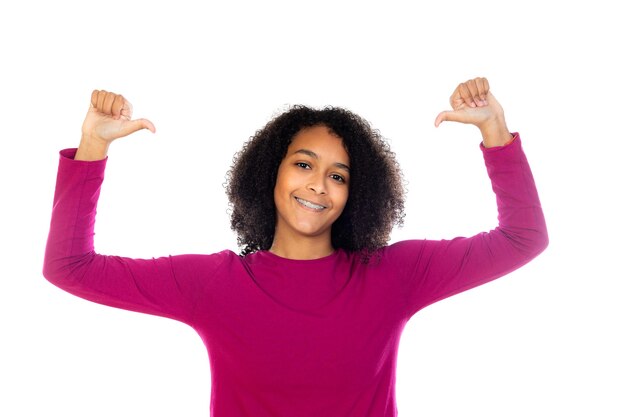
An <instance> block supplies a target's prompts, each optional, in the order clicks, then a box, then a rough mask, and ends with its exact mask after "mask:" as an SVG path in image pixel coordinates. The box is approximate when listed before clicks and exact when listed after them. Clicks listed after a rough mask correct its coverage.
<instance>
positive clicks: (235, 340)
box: [44, 135, 548, 417]
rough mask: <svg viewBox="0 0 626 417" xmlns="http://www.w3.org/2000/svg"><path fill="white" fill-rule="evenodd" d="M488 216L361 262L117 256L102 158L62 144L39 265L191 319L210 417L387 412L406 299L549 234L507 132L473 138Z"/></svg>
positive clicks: (482, 271) (347, 258) (486, 274)
mask: <svg viewBox="0 0 626 417" xmlns="http://www.w3.org/2000/svg"><path fill="white" fill-rule="evenodd" d="M481 149H482V152H483V154H484V159H485V163H486V166H487V171H488V174H489V177H490V179H491V182H492V186H493V190H494V192H495V194H496V201H497V204H498V213H499V214H498V220H499V226H498V227H497V228H495V229H494V230H492V231H490V232H485V233H480V234H478V235H476V236H473V237H469V238H456V239H452V240H439V241H434V240H410V241H402V242H398V243H395V244H392V245H390V246H387V247H384V248H382V249H380V250H379V252H378V253H377V254H376V256H375V257H373V258H372V260H371V261H370V262H369V263H367V264H364V263H362V262H361V261H360V258H359V256H358V255H357V254H354V253H348V252H346V251H343V250H337V251H336V252H335V253H333V254H332V255H330V256H327V257H325V258H321V259H316V260H305V261H303V260H290V259H284V258H281V257H278V256H276V255H274V254H272V253H270V252H266V251H260V252H256V253H254V254H251V255H248V256H246V257H240V256H238V255H237V254H235V253H233V252H232V251H228V250H227V251H223V252H219V253H215V254H210V255H178V256H169V257H162V258H156V259H129V258H124V257H118V256H104V255H99V254H97V253H96V252H95V251H94V246H93V236H94V223H95V215H96V205H97V201H98V196H99V193H100V187H101V184H102V181H103V178H104V171H105V164H106V160H102V161H95V162H85V161H75V160H73V156H74V153H75V150H64V151H62V152H61V156H60V163H59V170H58V177H57V185H56V192H55V197H54V206H53V211H52V221H51V227H50V234H49V237H48V243H47V248H46V254H45V262H44V275H45V277H46V278H47V279H48V280H49V281H51V282H52V283H53V284H55V285H57V286H59V287H61V288H62V289H64V290H66V291H68V292H70V293H72V294H75V295H77V296H80V297H83V298H86V299H88V300H91V301H94V302H97V303H102V304H106V305H110V306H114V307H119V308H124V309H128V310H133V311H139V312H143V313H149V314H155V315H160V316H164V317H169V318H172V319H175V320H179V321H181V322H184V323H186V324H188V325H190V326H192V327H193V328H194V329H195V330H196V331H197V333H198V334H199V335H200V337H201V338H202V340H203V341H204V344H205V345H206V347H207V351H208V355H209V357H210V364H211V377H212V379H211V414H212V416H213V417H239V416H241V417H243V416H250V417H270V416H271V417H281V416H282V417H321V416H324V417H327V416H328V417H349V416H350V417H387V416H396V415H397V410H396V401H395V373H396V357H397V353H398V343H399V341H400V335H401V333H402V330H403V328H404V326H405V324H406V323H407V321H408V320H409V318H410V317H411V316H412V315H413V314H415V313H416V312H417V311H418V310H420V309H422V308H424V307H425V306H427V305H429V304H431V303H434V302H436V301H438V300H441V299H443V298H446V297H449V296H451V295H454V294H457V293H459V292H461V291H464V290H467V289H470V288H472V287H475V286H477V285H480V284H483V283H486V282H488V281H491V280H493V279H495V278H498V277H500V276H502V275H504V274H506V273H508V272H510V271H513V270H514V269H516V268H519V267H520V266H522V265H524V264H525V263H527V262H528V261H530V260H531V259H533V258H534V257H535V256H536V255H538V254H539V253H540V252H541V251H542V250H543V249H544V248H545V247H546V245H547V243H548V238H547V233H546V227H545V222H544V218H543V214H542V210H541V206H540V203H539V199H538V196H537V191H536V188H535V184H534V181H533V177H532V174H531V171H530V168H529V166H528V163H527V160H526V157H525V155H524V153H523V150H522V146H521V141H520V139H519V137H517V135H516V140H514V141H513V142H512V143H511V144H510V145H507V146H504V147H497V148H490V149H485V148H483V147H482V146H481Z"/></svg>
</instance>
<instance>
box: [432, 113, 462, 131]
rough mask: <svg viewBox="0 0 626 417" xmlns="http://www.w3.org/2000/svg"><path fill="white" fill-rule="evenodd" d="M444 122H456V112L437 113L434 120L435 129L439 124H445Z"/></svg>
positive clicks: (457, 119) (457, 118)
mask: <svg viewBox="0 0 626 417" xmlns="http://www.w3.org/2000/svg"><path fill="white" fill-rule="evenodd" d="M446 121H450V122H458V121H459V117H458V114H457V112H456V111H452V110H444V111H442V112H441V113H439V114H438V115H437V117H436V118H435V127H439V125H440V124H441V122H446Z"/></svg>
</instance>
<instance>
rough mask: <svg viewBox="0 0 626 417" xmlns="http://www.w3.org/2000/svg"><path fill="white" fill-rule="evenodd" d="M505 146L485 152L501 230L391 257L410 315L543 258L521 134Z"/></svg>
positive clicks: (541, 226)
mask: <svg viewBox="0 0 626 417" xmlns="http://www.w3.org/2000/svg"><path fill="white" fill-rule="evenodd" d="M514 138H515V140H513V142H512V143H510V144H508V145H506V146H500V147H494V148H485V147H483V146H482V144H481V145H480V148H481V150H482V152H483V157H484V161H485V165H486V167H487V173H488V174H489V178H490V179H491V184H492V189H493V191H494V193H495V196H496V202H497V206H498V226H497V227H496V228H495V229H493V230H491V231H489V232H483V233H479V234H477V235H475V236H472V237H458V238H455V239H452V240H440V241H434V240H411V241H403V242H398V243H396V244H394V245H391V246H390V247H389V248H388V251H387V252H388V253H387V255H388V256H389V257H390V258H391V259H392V261H393V262H394V264H395V265H397V266H398V268H399V269H400V272H399V273H400V275H401V276H403V277H405V279H406V280H401V281H402V282H405V283H407V287H405V289H406V292H405V294H406V295H407V297H408V300H407V302H408V304H407V306H408V315H409V316H410V315H413V314H414V313H416V312H417V311H418V310H420V309H422V308H424V307H426V306H428V305H429V304H432V303H435V302H437V301H439V300H442V299H444V298H447V297H450V296H452V295H455V294H457V293H460V292H462V291H465V290H468V289H470V288H473V287H476V286H478V285H481V284H484V283H487V282H489V281H492V280H494V279H496V278H499V277H501V276H503V275H505V274H507V273H509V272H512V271H514V270H515V269H517V268H519V267H521V266H522V265H524V264H526V263H528V262H529V261H530V260H532V259H533V258H535V257H536V256H537V255H539V254H540V253H541V252H542V251H543V250H544V249H545V248H546V247H547V245H548V234H547V229H546V224H545V220H544V216H543V211H542V209H541V204H540V201H539V196H538V194H537V189H536V187H535V182H534V179H533V176H532V173H531V170H530V166H529V164H528V161H527V159H526V156H525V154H524V151H523V149H522V143H521V140H520V138H519V135H518V134H515V135H514Z"/></svg>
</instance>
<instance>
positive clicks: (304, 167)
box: [295, 162, 311, 169]
mask: <svg viewBox="0 0 626 417" xmlns="http://www.w3.org/2000/svg"><path fill="white" fill-rule="evenodd" d="M295 165H296V166H298V167H300V168H302V169H311V165H309V164H307V163H306V162H296V163H295Z"/></svg>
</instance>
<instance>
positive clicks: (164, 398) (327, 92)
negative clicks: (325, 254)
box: [0, 0, 626, 417]
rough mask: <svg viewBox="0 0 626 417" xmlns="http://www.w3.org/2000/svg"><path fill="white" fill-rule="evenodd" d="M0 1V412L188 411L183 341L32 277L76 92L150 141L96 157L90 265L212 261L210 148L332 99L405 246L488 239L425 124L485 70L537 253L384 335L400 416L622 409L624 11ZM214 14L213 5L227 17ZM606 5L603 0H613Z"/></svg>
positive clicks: (449, 149) (457, 150) (478, 160)
mask: <svg viewBox="0 0 626 417" xmlns="http://www.w3.org/2000/svg"><path fill="white" fill-rule="evenodd" d="M8 3H9V2H5V3H3V5H2V6H0V53H1V56H0V60H1V64H0V139H1V144H2V158H1V162H0V181H1V190H0V191H1V194H0V195H1V197H0V198H1V204H0V210H1V211H2V214H1V218H0V222H1V223H0V226H1V229H0V233H1V236H2V240H1V242H2V248H1V252H0V256H1V263H0V265H1V266H0V268H1V269H0V320H1V322H0V334H1V338H2V341H1V342H0V384H1V387H0V415H2V416H43V415H46V416H66V417H70V416H81V417H82V416H92V417H95V416H111V415H115V416H118V417H124V416H189V417H191V416H198V417H200V416H208V414H209V391H210V369H209V364H208V360H207V357H206V352H205V350H204V347H203V345H202V343H201V341H200V339H199V337H197V336H196V334H195V333H194V332H193V330H192V329H191V328H188V327H186V326H184V325H182V324H179V323H177V322H174V321H170V320H167V319H162V318H156V317H150V316H147V315H142V314H137V313H130V312H126V311H121V310H114V309H111V308H108V307H103V306H100V305H96V304H92V303H89V302H87V301H84V300H82V299H79V298H75V297H73V296H71V295H69V294H66V293H65V292H63V291H61V290H59V289H57V288H56V287H53V286H52V285H51V284H49V283H48V282H47V281H45V279H44V278H43V277H42V275H41V266H42V257H43V251H44V245H45V240H46V235H47V229H48V222H49V216H50V209H51V202H52V195H53V190H54V182H55V176H56V167H57V160H58V154H57V152H58V151H59V150H60V149H62V148H67V147H75V146H76V145H77V144H78V140H79V137H80V126H81V123H82V120H83V117H84V114H85V111H86V110H87V107H88V103H89V97H90V93H91V90H92V89H95V88H99V89H107V90H110V91H116V92H120V93H123V94H125V95H126V96H127V97H128V98H129V100H131V101H132V103H133V104H134V107H135V116H136V117H148V118H150V119H151V120H152V121H153V122H154V123H155V125H156V127H157V134H156V135H152V134H150V133H149V132H147V131H143V132H140V133H138V134H136V135H134V136H132V137H130V138H126V139H124V140H120V141H119V142H117V143H115V144H114V145H113V146H112V148H111V151H110V159H109V165H108V168H107V179H106V182H105V185H104V187H103V191H102V198H101V202H100V206H99V217H98V225H97V230H96V231H97V236H96V245H97V249H98V251H100V252H102V253H107V254H118V255H126V256H135V257H151V256H158V255H167V254H179V253H190V252H192V253H207V252H214V251H217V250H221V249H224V248H231V249H234V250H236V244H235V237H234V235H233V234H232V232H231V231H230V229H229V225H228V215H227V213H226V208H227V206H226V199H225V196H224V192H223V187H222V184H223V182H224V175H225V173H226V171H227V169H228V167H229V165H230V162H231V158H232V155H233V153H234V152H235V151H237V150H238V149H239V148H240V146H241V145H242V144H243V142H244V141H245V140H246V139H247V138H248V137H249V136H251V135H252V134H254V132H255V131H256V130H257V129H259V128H260V127H262V126H263V125H264V124H265V123H266V122H267V121H268V120H269V119H270V118H271V117H272V116H273V115H274V114H275V113H277V112H278V111H280V110H282V109H283V108H284V107H285V106H286V105H288V104H295V103H303V104H309V105H313V106H323V105H326V104H332V105H338V106H344V107H347V108H349V109H351V110H353V111H355V112H357V113H359V114H360V115H362V116H363V117H365V118H366V119H368V120H369V121H370V122H371V123H372V124H373V125H374V126H375V127H376V128H378V129H379V130H380V131H381V132H382V134H383V135H384V136H385V137H387V138H388V139H389V141H390V143H391V146H392V148H393V149H394V150H395V151H396V152H397V155H398V159H399V160H400V162H401V164H402V166H403V168H404V173H405V176H406V179H407V181H408V185H407V187H408V193H409V194H408V200H407V218H406V224H405V227H404V228H402V229H398V230H397V231H396V232H394V235H393V239H392V240H393V241H396V240H399V239H404V238H409V237H410V238H433V239H439V238H448V237H454V236H457V235H469V234H474V233H477V232H479V231H482V230H487V229H490V228H492V227H493V226H494V225H495V202H494V198H493V196H492V193H491V190H490V187H489V183H488V180H487V176H486V174H485V172H484V166H483V163H482V156H481V155H480V151H479V150H478V143H479V141H480V137H479V134H478V132H477V131H476V129H475V128H473V127H471V126H464V125H454V124H451V123H448V124H444V125H442V126H441V127H440V128H439V129H435V128H434V127H433V120H434V118H435V116H436V114H437V113H438V112H439V111H441V110H445V109H447V108H448V97H449V95H450V93H451V92H452V90H453V89H454V87H455V86H456V85H457V84H458V83H459V82H461V81H465V80H466V79H468V78H473V77H475V76H486V77H488V78H489V80H490V82H491V85H492V91H493V93H494V95H495V96H496V97H497V98H498V99H499V101H500V102H501V104H502V105H503V107H504V109H505V112H506V115H507V121H508V124H509V127H510V128H511V130H516V131H520V132H521V134H522V140H523V144H524V148H525V150H526V153H527V156H528V158H529V160H530V162H531V166H532V168H533V172H534V174H535V180H536V182H537V185H538V188H539V192H540V196H541V199H542V203H543V206H544V210H545V214H546V218H547V221H548V226H549V231H550V238H551V244H550V246H549V248H548V249H547V250H546V251H545V252H544V253H543V254H542V255H541V256H540V257H539V258H537V259H536V260H535V261H533V262H532V263H530V264H528V265H527V266H525V267H524V268H522V269H520V270H518V271H516V272H514V273H512V274H510V275H509V276H507V277H505V278H502V279H500V280H498V281H496V282H493V283H490V284H487V285H485V286H483V287H480V288H477V289H474V290H472V291H469V292H466V293H463V294H461V295H458V296H456V297H453V298H450V299H447V300H445V301H442V302H440V303H438V304H435V305H433V306H430V307H428V308H426V309H425V310H423V311H422V312H421V313H419V314H418V315H417V316H416V317H414V319H413V320H412V321H411V322H410V323H409V325H408V326H407V328H406V330H405V333H404V336H403V340H402V344H401V348H400V357H399V363H398V381H397V396H398V406H399V412H400V416H453V415H464V416H502V415H507V416H572V415H577V416H607V417H608V416H625V415H626V404H625V402H626V396H625V393H626V381H625V376H624V375H625V374H626V363H625V359H624V352H626V342H624V333H625V332H624V329H625V319H626V306H625V303H624V295H625V291H624V285H623V281H624V279H625V278H626V273H625V268H624V256H625V254H624V249H625V246H626V245H624V243H623V241H622V238H623V236H624V233H625V232H626V228H625V222H624V220H623V219H624V213H625V208H626V207H625V205H624V203H623V197H624V194H625V192H624V182H625V181H624V180H625V179H626V174H625V172H624V171H625V169H624V162H623V159H624V151H626V146H625V144H624V140H625V139H626V138H625V135H624V130H623V120H624V97H626V88H625V83H624V74H625V73H626V66H625V65H624V63H623V58H624V40H625V39H626V36H625V35H626V30H625V29H624V19H623V13H622V12H618V11H617V9H616V8H615V7H613V6H609V4H612V2H608V1H601V0H600V1H593V2H579V1H570V2H550V1H536V2H534V1H526V2H515V3H513V2H503V1H484V0H477V1H460V0H452V1H445V2H444V1H441V2H434V1H433V2H429V3H428V4H420V3H418V2H394V1H386V2H367V1H350V2H342V1H329V2H327V1H315V2H313V1H307V2H297V1H291V2H287V1H284V2H279V1H275V0H271V1H259V2H253V1H243V2H242V1H239V2H236V1H231V2H219V3H218V2H200V1H198V2H192V1H188V0H179V1H175V2H172V1H168V2H165V1H151V2H148V1H145V2H133V1H130V0H126V1H118V0H114V1H107V2H103V1H99V2H92V1H82V2H70V1H49V2H48V1H43V0H39V1H22V2H19V5H18V2H11V3H13V4H12V5H8ZM226 3H227V5H226ZM615 4H617V2H615Z"/></svg>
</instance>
